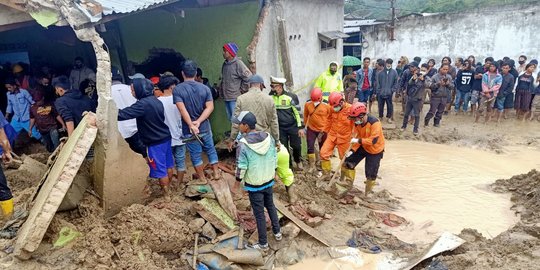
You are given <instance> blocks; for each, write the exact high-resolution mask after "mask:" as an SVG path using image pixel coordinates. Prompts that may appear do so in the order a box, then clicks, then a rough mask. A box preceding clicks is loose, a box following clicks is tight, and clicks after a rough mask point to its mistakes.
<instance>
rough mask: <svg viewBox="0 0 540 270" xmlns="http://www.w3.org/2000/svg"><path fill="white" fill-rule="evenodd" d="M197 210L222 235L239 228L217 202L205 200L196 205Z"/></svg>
mask: <svg viewBox="0 0 540 270" xmlns="http://www.w3.org/2000/svg"><path fill="white" fill-rule="evenodd" d="M195 210H196V211H197V213H198V214H199V215H201V217H203V218H204V219H205V220H206V221H208V222H210V223H211V224H212V225H214V227H215V228H216V229H218V230H220V231H221V232H222V233H226V232H228V231H230V230H232V229H234V228H236V227H237V226H236V225H235V224H234V220H233V219H232V218H231V217H230V216H229V215H228V214H227V213H226V212H225V210H223V208H222V207H221V206H220V205H219V203H218V202H217V201H216V200H213V199H207V198H204V199H202V200H200V201H198V202H197V203H196V204H195Z"/></svg>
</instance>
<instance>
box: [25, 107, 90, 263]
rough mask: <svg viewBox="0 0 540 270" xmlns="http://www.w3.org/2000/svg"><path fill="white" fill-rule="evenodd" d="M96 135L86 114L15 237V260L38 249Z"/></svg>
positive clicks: (88, 115)
mask: <svg viewBox="0 0 540 270" xmlns="http://www.w3.org/2000/svg"><path fill="white" fill-rule="evenodd" d="M96 135H97V127H96V118H95V114H93V113H89V114H87V115H86V116H85V117H84V118H83V120H82V121H81V122H80V123H79V126H78V127H77V128H76V129H75V131H74V132H73V134H71V137H69V140H68V141H67V143H66V145H64V148H63V149H62V150H61V152H60V155H59V157H58V159H57V160H56V162H55V163H54V164H53V166H52V168H51V170H50V173H49V175H48V176H47V179H46V180H45V182H44V184H43V186H42V187H41V190H40V192H39V194H37V196H36V197H35V199H34V201H33V204H34V205H33V207H32V209H31V210H30V213H29V215H28V219H27V220H26V222H25V223H24V224H23V226H22V227H21V229H20V230H19V233H18V235H17V240H16V242H15V251H14V253H15V255H16V256H17V257H19V258H21V259H28V258H29V255H30V253H31V252H34V251H35V250H36V249H37V248H38V246H39V244H40V243H41V240H42V239H43V235H44V234H45V232H46V231H47V228H48V227H49V224H50V222H51V220H52V218H53V217H54V215H55V214H56V210H57V209H58V207H59V206H60V203H61V202H62V200H63V199H64V196H65V195H66V192H67V191H68V190H69V187H70V186H71V183H72V181H73V178H74V177H75V175H76V174H77V171H78V170H79V167H80V166H81V164H82V162H83V160H84V158H85V157H86V154H87V153H88V150H89V149H90V147H91V146H92V144H93V143H94V140H95V139H96Z"/></svg>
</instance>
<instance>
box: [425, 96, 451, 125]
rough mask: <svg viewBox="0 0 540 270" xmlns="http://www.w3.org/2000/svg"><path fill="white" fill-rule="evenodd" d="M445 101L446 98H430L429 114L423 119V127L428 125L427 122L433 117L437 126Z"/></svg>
mask: <svg viewBox="0 0 540 270" xmlns="http://www.w3.org/2000/svg"><path fill="white" fill-rule="evenodd" d="M447 100H448V98H447V97H431V100H430V104H429V112H428V113H427V114H426V118H425V119H424V125H426V126H427V125H429V120H431V118H433V116H435V120H434V124H435V125H439V123H440V122H441V119H442V115H443V112H444V108H445V107H446V101H447Z"/></svg>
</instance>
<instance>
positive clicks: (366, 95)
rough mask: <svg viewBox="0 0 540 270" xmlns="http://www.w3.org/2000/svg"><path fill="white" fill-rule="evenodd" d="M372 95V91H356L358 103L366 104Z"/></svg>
mask: <svg viewBox="0 0 540 270" xmlns="http://www.w3.org/2000/svg"><path fill="white" fill-rule="evenodd" d="M372 94H373V90H371V89H368V90H361V91H358V93H357V96H358V101H360V102H364V103H367V102H368V101H369V99H370V98H371V95H372Z"/></svg>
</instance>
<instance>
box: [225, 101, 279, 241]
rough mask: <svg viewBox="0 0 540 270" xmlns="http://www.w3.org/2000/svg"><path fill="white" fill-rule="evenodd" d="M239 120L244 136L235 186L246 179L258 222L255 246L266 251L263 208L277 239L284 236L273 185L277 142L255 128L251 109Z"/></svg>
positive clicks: (241, 142)
mask: <svg viewBox="0 0 540 270" xmlns="http://www.w3.org/2000/svg"><path fill="white" fill-rule="evenodd" d="M232 120H233V123H236V124H238V125H239V126H238V128H239V130H240V132H241V133H242V134H243V136H242V139H240V142H239V144H238V147H237V148H236V163H237V167H236V180H237V183H236V184H235V187H234V189H235V190H237V189H238V187H239V182H240V181H241V182H243V183H244V185H243V186H244V189H245V190H246V191H247V192H248V196H249V202H250V204H251V209H252V210H253V215H254V216H255V220H256V222H257V232H258V236H259V239H258V243H256V244H254V245H252V246H251V247H252V248H255V249H258V250H263V251H266V250H268V249H269V247H268V238H267V235H266V216H265V214H264V209H265V208H266V211H268V216H269V217H270V221H271V224H272V232H273V234H274V237H275V239H276V240H277V241H280V240H281V239H282V234H281V228H280V226H279V218H278V215H277V210H276V207H275V205H274V198H273V189H272V187H273V186H274V183H275V180H274V178H275V171H276V168H277V159H278V158H277V152H276V147H275V144H276V142H275V141H274V139H273V138H272V136H270V134H269V133H268V132H264V131H256V130H255V127H256V124H257V118H255V115H254V114H253V113H251V112H248V111H242V112H240V114H239V115H238V116H236V117H234V118H233V119H232Z"/></svg>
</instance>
